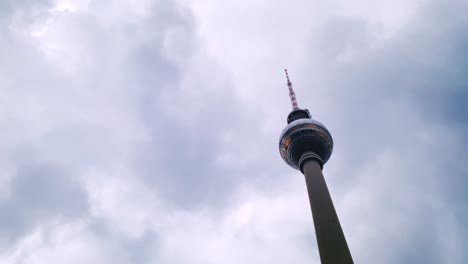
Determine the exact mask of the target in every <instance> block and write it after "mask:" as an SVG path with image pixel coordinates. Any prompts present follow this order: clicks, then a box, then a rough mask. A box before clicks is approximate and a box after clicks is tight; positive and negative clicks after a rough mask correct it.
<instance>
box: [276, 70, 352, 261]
mask: <svg viewBox="0 0 468 264" xmlns="http://www.w3.org/2000/svg"><path fill="white" fill-rule="evenodd" d="M285 72H286V78H287V81H288V88H289V97H290V99H291V105H292V111H291V112H290V113H289V115H288V119H287V122H288V125H287V126H286V128H285V129H284V130H283V132H282V133H281V136H280V141H279V151H280V154H281V157H282V158H283V160H284V161H285V162H286V163H287V164H288V165H289V166H291V167H293V168H294V169H298V170H300V171H301V172H302V173H303V174H304V176H305V180H306V185H307V192H308V194H309V202H310V207H311V209H312V217H313V220H314V226H315V234H316V238H317V245H318V249H319V254H320V261H321V262H322V264H349V263H353V259H352V257H351V253H350V251H349V248H348V244H347V243H346V238H345V236H344V233H343V230H342V229H341V225H340V221H339V220H338V215H337V214H336V211H335V207H334V206H333V201H332V199H331V196H330V193H329V192H328V187H327V184H326V182H325V178H324V177H323V174H322V169H323V165H324V164H325V163H326V162H327V161H328V159H329V158H330V156H331V154H332V151H333V139H332V137H331V134H330V132H329V131H328V129H327V128H326V127H325V126H324V125H323V124H321V123H320V122H318V121H316V120H314V119H312V117H311V115H310V113H309V110H307V109H301V108H299V106H298V104H297V100H296V94H295V93H294V90H293V88H292V84H291V81H290V80H289V75H288V71H287V70H285Z"/></svg>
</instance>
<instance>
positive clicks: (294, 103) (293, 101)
mask: <svg viewBox="0 0 468 264" xmlns="http://www.w3.org/2000/svg"><path fill="white" fill-rule="evenodd" d="M284 72H285V73H286V79H287V80H288V88H289V98H291V105H292V108H293V110H296V109H299V106H298V105H297V99H296V94H295V93H294V90H293V88H292V83H291V81H290V80H289V75H288V69H284Z"/></svg>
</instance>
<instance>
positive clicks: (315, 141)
mask: <svg viewBox="0 0 468 264" xmlns="http://www.w3.org/2000/svg"><path fill="white" fill-rule="evenodd" d="M295 111H296V112H297V111H307V110H302V109H296V110H293V111H292V112H291V114H290V116H291V115H292V114H294V112H295ZM307 113H308V111H307ZM289 121H290V118H289V117H288V123H289V124H288V125H287V126H286V128H285V129H284V130H283V132H281V135H280V140H279V151H280V154H281V157H282V158H283V160H284V161H285V162H286V163H287V164H288V165H289V166H291V167H293V168H295V169H298V170H299V169H301V168H300V166H301V162H300V160H301V158H302V157H303V155H304V154H305V153H311V155H312V156H314V158H315V159H317V160H318V161H319V163H320V165H321V166H322V167H323V164H325V163H326V162H327V161H328V159H329V158H330V156H331V154H332V151H333V139H332V137H331V134H330V132H328V129H327V128H326V127H325V126H324V125H323V124H321V123H320V122H318V121H316V120H314V119H311V118H310V115H309V117H308V118H307V117H300V118H299V119H295V120H291V121H290V122H289ZM314 154H315V155H314Z"/></svg>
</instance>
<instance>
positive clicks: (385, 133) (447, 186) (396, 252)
mask: <svg viewBox="0 0 468 264" xmlns="http://www.w3.org/2000/svg"><path fill="white" fill-rule="evenodd" d="M449 6H450V8H447V7H446V6H445V5H442V4H435V5H434V6H432V7H431V8H426V9H423V10H422V11H421V13H420V14H419V15H418V16H416V17H415V18H414V19H413V20H412V21H410V22H409V23H408V24H407V25H405V26H404V27H402V28H401V29H400V30H398V31H397V32H396V33H394V34H393V35H392V36H391V37H390V38H389V39H385V40H382V39H381V38H380V37H379V36H378V35H376V34H375V31H372V30H371V25H366V24H365V23H363V22H362V21H359V20H353V19H343V18H337V19H336V20H334V21H331V22H330V23H327V24H325V25H324V26H323V28H322V29H321V30H320V32H321V34H314V36H317V35H318V36H320V37H318V38H315V39H313V40H312V41H311V46H312V47H313V48H314V49H315V50H316V51H314V52H311V54H310V55H309V56H310V58H312V59H311V60H310V61H312V62H316V63H320V64H319V65H318V64H315V65H313V64H309V65H308V66H307V67H306V68H304V69H303V75H305V76H307V74H305V73H307V72H308V73H310V71H312V72H320V73H321V74H312V76H314V77H313V79H311V80H308V81H307V82H313V81H316V82H318V83H319V84H320V85H323V88H319V89H323V90H326V96H325V97H322V98H314V96H313V94H312V91H307V92H306V98H310V99H311V100H312V101H314V100H315V101H316V102H317V103H316V105H318V106H320V107H319V108H316V109H314V108H313V107H312V109H314V110H315V111H314V110H312V113H314V112H315V113H317V114H316V116H318V118H319V119H320V118H321V121H323V122H324V123H325V124H326V125H328V127H329V128H330V129H331V131H332V134H333V135H334V138H335V143H336V148H335V154H334V155H335V158H337V156H338V158H340V159H342V160H340V161H341V162H343V164H342V167H341V168H337V167H336V166H335V167H334V168H333V167H332V168H330V170H332V171H333V174H334V175H337V176H336V177H333V178H331V179H329V182H330V184H331V188H332V190H334V191H336V190H337V192H336V193H337V194H338V195H340V194H341V196H338V197H344V198H345V197H347V195H351V194H350V193H351V192H353V191H356V190H359V189H360V188H362V189H363V190H365V191H363V192H364V193H366V196H364V197H367V198H366V199H365V200H363V201H361V202H359V201H356V207H354V210H357V212H355V213H356V216H355V217H357V215H359V214H364V215H362V217H365V218H367V219H366V220H364V221H365V222H366V223H367V224H368V225H372V226H373V228H371V230H368V231H367V232H366V235H368V236H375V237H374V242H372V244H373V247H372V248H373V251H374V252H379V253H376V254H370V255H366V254H362V253H359V252H360V249H359V248H360V246H358V245H352V243H351V248H353V246H354V247H355V248H356V261H358V260H361V261H363V262H366V263H367V262H370V261H372V258H375V257H377V256H380V260H379V261H380V262H381V263H441V262H447V261H449V262H457V263H463V260H465V259H466V258H467V256H466V254H464V253H462V252H463V251H464V249H463V247H462V246H461V245H460V244H458V245H456V246H453V247H452V248H444V247H443V245H444V243H445V242H444V240H445V239H447V238H446V237H445V236H444V234H450V233H454V232H455V233H457V234H458V238H453V237H452V238H450V239H451V240H455V241H457V239H462V240H463V241H466V237H467V233H466V230H465V231H463V228H462V226H463V220H462V219H464V218H465V217H466V214H467V211H466V206H463V205H460V201H462V200H466V194H464V191H462V190H461V189H462V188H460V187H459V186H467V180H466V177H465V176H466V172H467V170H468V168H467V166H466V165H463V164H462V163H463V162H462V160H466V153H465V151H464V150H465V149H466V142H467V141H466V134H467V131H468V130H467V128H468V126H467V124H468V120H467V119H466V114H465V113H468V108H467V105H466V103H464V102H465V101H467V100H468V97H467V96H466V94H467V93H466V91H467V90H468V80H467V78H466V75H465V74H464V72H466V71H467V70H468V67H467V64H466V62H464V61H463V60H460V58H463V57H466V56H465V54H466V49H465V48H464V47H466V45H467V44H468V42H467V41H466V40H467V39H466V38H464V37H461V36H466V35H467V32H468V28H467V27H466V18H465V17H464V15H462V14H460V13H458V12H456V11H455V10H452V9H457V10H461V9H463V8H464V6H465V4H464V3H462V2H457V1H453V2H451V4H450V5H449ZM436 9H437V11H436V12H435V10H436ZM434 12H435V13H434ZM453 14H457V16H451V15H453ZM449 17H450V18H449ZM340 32H345V33H340ZM336 42H338V43H336ZM328 43H332V44H331V45H328ZM311 50H312V49H311ZM322 62H323V63H322ZM317 69H319V70H317ZM309 75H310V74H309ZM320 100H323V101H322V102H320ZM323 106H327V107H326V109H324V110H322V109H323V108H322V107H323ZM327 111H331V112H332V113H333V117H334V118H330V116H331V114H330V113H327ZM327 119H328V120H327ZM327 121H328V122H327ZM376 157H381V158H382V161H381V162H382V163H381V164H379V158H376ZM386 163H388V164H392V165H385V164H386ZM331 164H333V161H332V162H331ZM334 165H335V164H333V165H330V166H334ZM373 166H374V167H382V169H381V170H377V171H371V172H365V171H363V170H366V169H365V168H369V167H373ZM385 166H389V167H385ZM423 193H424V194H423ZM428 193H429V194H428ZM420 196H422V197H420ZM463 197H465V198H463ZM368 199H372V200H373V201H372V202H371V203H372V204H373V206H372V209H370V208H367V209H366V207H365V204H367V203H369V201H368ZM432 199H435V200H437V201H438V202H439V203H441V204H442V205H435V204H429V203H428V201H431V200H432ZM360 203H362V207H361V206H360V205H359V204H360ZM460 206H461V207H460ZM404 208H405V209H404ZM460 208H461V209H460ZM339 209H340V208H339ZM405 210H407V212H406V213H403V211H405ZM359 211H360V213H358V212H359ZM392 212H393V213H395V214H396V215H392V214H391V213H392ZM452 214H455V217H452ZM347 216H348V219H347V220H346V219H344V220H343V222H344V223H346V221H350V222H352V223H353V224H355V225H358V223H359V221H355V220H353V219H350V218H349V217H350V214H347ZM360 217H361V216H360ZM400 217H401V218H402V219H401V222H399V223H398V224H395V225H397V226H398V228H400V229H404V230H405V231H402V233H399V234H398V235H393V234H392V232H393V231H390V230H391V229H390V228H389V226H387V225H386V224H385V222H386V221H392V219H399V218H400ZM449 223H450V224H449ZM345 226H346V224H345ZM348 228H349V227H348ZM458 232H461V233H458ZM352 234H353V235H357V233H352ZM376 240H377V241H380V242H377V241H376ZM351 241H353V240H351ZM357 241H358V240H356V242H357ZM358 243H367V242H363V241H360V242H358ZM380 243H381V244H380ZM462 243H463V242H462ZM367 248H369V247H367ZM444 251H455V252H457V254H458V255H460V254H461V257H459V256H457V254H453V256H452V257H448V256H447V255H446V254H445V252H444ZM388 252H392V253H391V255H388V256H387V257H384V258H382V256H385V255H386V254H388Z"/></svg>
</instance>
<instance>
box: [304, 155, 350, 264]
mask: <svg viewBox="0 0 468 264" xmlns="http://www.w3.org/2000/svg"><path fill="white" fill-rule="evenodd" d="M301 167H302V171H303V173H304V176H305V180H306V185H307V191H308V193H309V201H310V207H311V208H312V217H313V219H314V226H315V234H316V237H317V245H318V249H319V253H320V261H321V263H322V264H352V263H353V259H352V257H351V253H350V251H349V248H348V244H347V243H346V238H345V236H344V234H343V230H342V229H341V225H340V221H339V220H338V216H337V214H336V211H335V207H334V206H333V201H332V199H331V196H330V193H329V192H328V188H327V184H326V182H325V178H324V177H323V174H322V168H321V166H320V164H319V162H318V161H317V160H315V159H309V160H306V161H305V162H304V164H303V166H301Z"/></svg>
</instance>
